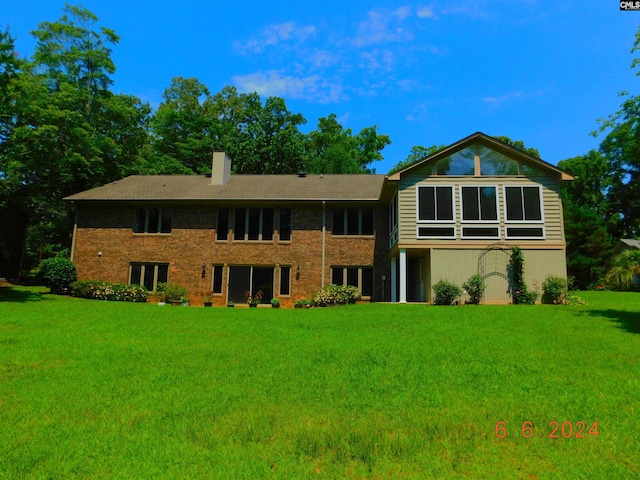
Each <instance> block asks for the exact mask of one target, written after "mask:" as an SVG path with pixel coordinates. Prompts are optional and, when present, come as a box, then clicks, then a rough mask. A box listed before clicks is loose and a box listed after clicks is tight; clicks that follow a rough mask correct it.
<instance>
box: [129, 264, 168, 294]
mask: <svg viewBox="0 0 640 480" xmlns="http://www.w3.org/2000/svg"><path fill="white" fill-rule="evenodd" d="M168 278H169V264H168V263H132V264H131V273H130V275H129V283H133V284H136V285H143V286H145V287H147V290H149V291H150V292H153V291H155V290H156V287H157V286H158V283H164V282H166V281H167V279H168Z"/></svg>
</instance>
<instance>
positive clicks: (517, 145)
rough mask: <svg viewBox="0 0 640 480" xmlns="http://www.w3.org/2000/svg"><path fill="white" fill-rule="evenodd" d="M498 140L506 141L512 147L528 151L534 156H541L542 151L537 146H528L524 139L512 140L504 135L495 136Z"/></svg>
mask: <svg viewBox="0 0 640 480" xmlns="http://www.w3.org/2000/svg"><path fill="white" fill-rule="evenodd" d="M493 138H495V139H496V140H498V141H500V142H502V143H506V144H507V145H509V146H510V147H513V148H515V149H516V150H520V151H521V152H524V153H528V154H529V155H531V156H532V157H536V158H540V152H539V151H538V149H536V148H532V147H527V146H526V145H525V144H524V142H523V141H522V140H511V139H510V138H509V137H505V136H503V135H498V136H494V137H493Z"/></svg>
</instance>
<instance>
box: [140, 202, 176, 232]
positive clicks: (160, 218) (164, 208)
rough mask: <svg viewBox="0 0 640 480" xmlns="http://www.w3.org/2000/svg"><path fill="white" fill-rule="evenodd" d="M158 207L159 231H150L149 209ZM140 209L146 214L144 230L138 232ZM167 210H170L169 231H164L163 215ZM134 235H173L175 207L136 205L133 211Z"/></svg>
mask: <svg viewBox="0 0 640 480" xmlns="http://www.w3.org/2000/svg"><path fill="white" fill-rule="evenodd" d="M152 209H156V210H158V231H157V232H148V231H147V230H149V210H152ZM140 210H144V211H145V215H144V231H143V232H136V223H137V221H138V212H139V211H140ZM165 211H168V212H169V231H168V232H163V231H162V217H163V213H164V212H165ZM131 230H132V232H133V235H171V232H172V231H173V209H171V208H170V207H136V208H135V211H134V212H133V227H131Z"/></svg>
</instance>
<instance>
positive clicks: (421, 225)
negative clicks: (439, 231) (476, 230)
mask: <svg viewBox="0 0 640 480" xmlns="http://www.w3.org/2000/svg"><path fill="white" fill-rule="evenodd" d="M421 228H452V229H453V235H452V236H450V237H448V236H445V235H420V229H421ZM457 230H458V228H457V227H456V225H455V224H453V223H451V224H448V225H446V224H442V223H440V224H437V225H436V224H425V223H419V224H418V225H416V238H417V239H419V240H455V239H456V238H458V237H457Z"/></svg>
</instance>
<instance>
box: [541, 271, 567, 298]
mask: <svg viewBox="0 0 640 480" xmlns="http://www.w3.org/2000/svg"><path fill="white" fill-rule="evenodd" d="M542 292H543V294H542V299H543V301H544V302H545V303H553V304H554V305H559V304H566V303H567V281H566V280H565V279H564V278H562V277H554V276H552V275H550V276H548V277H547V278H545V280H544V282H543V283H542Z"/></svg>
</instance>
